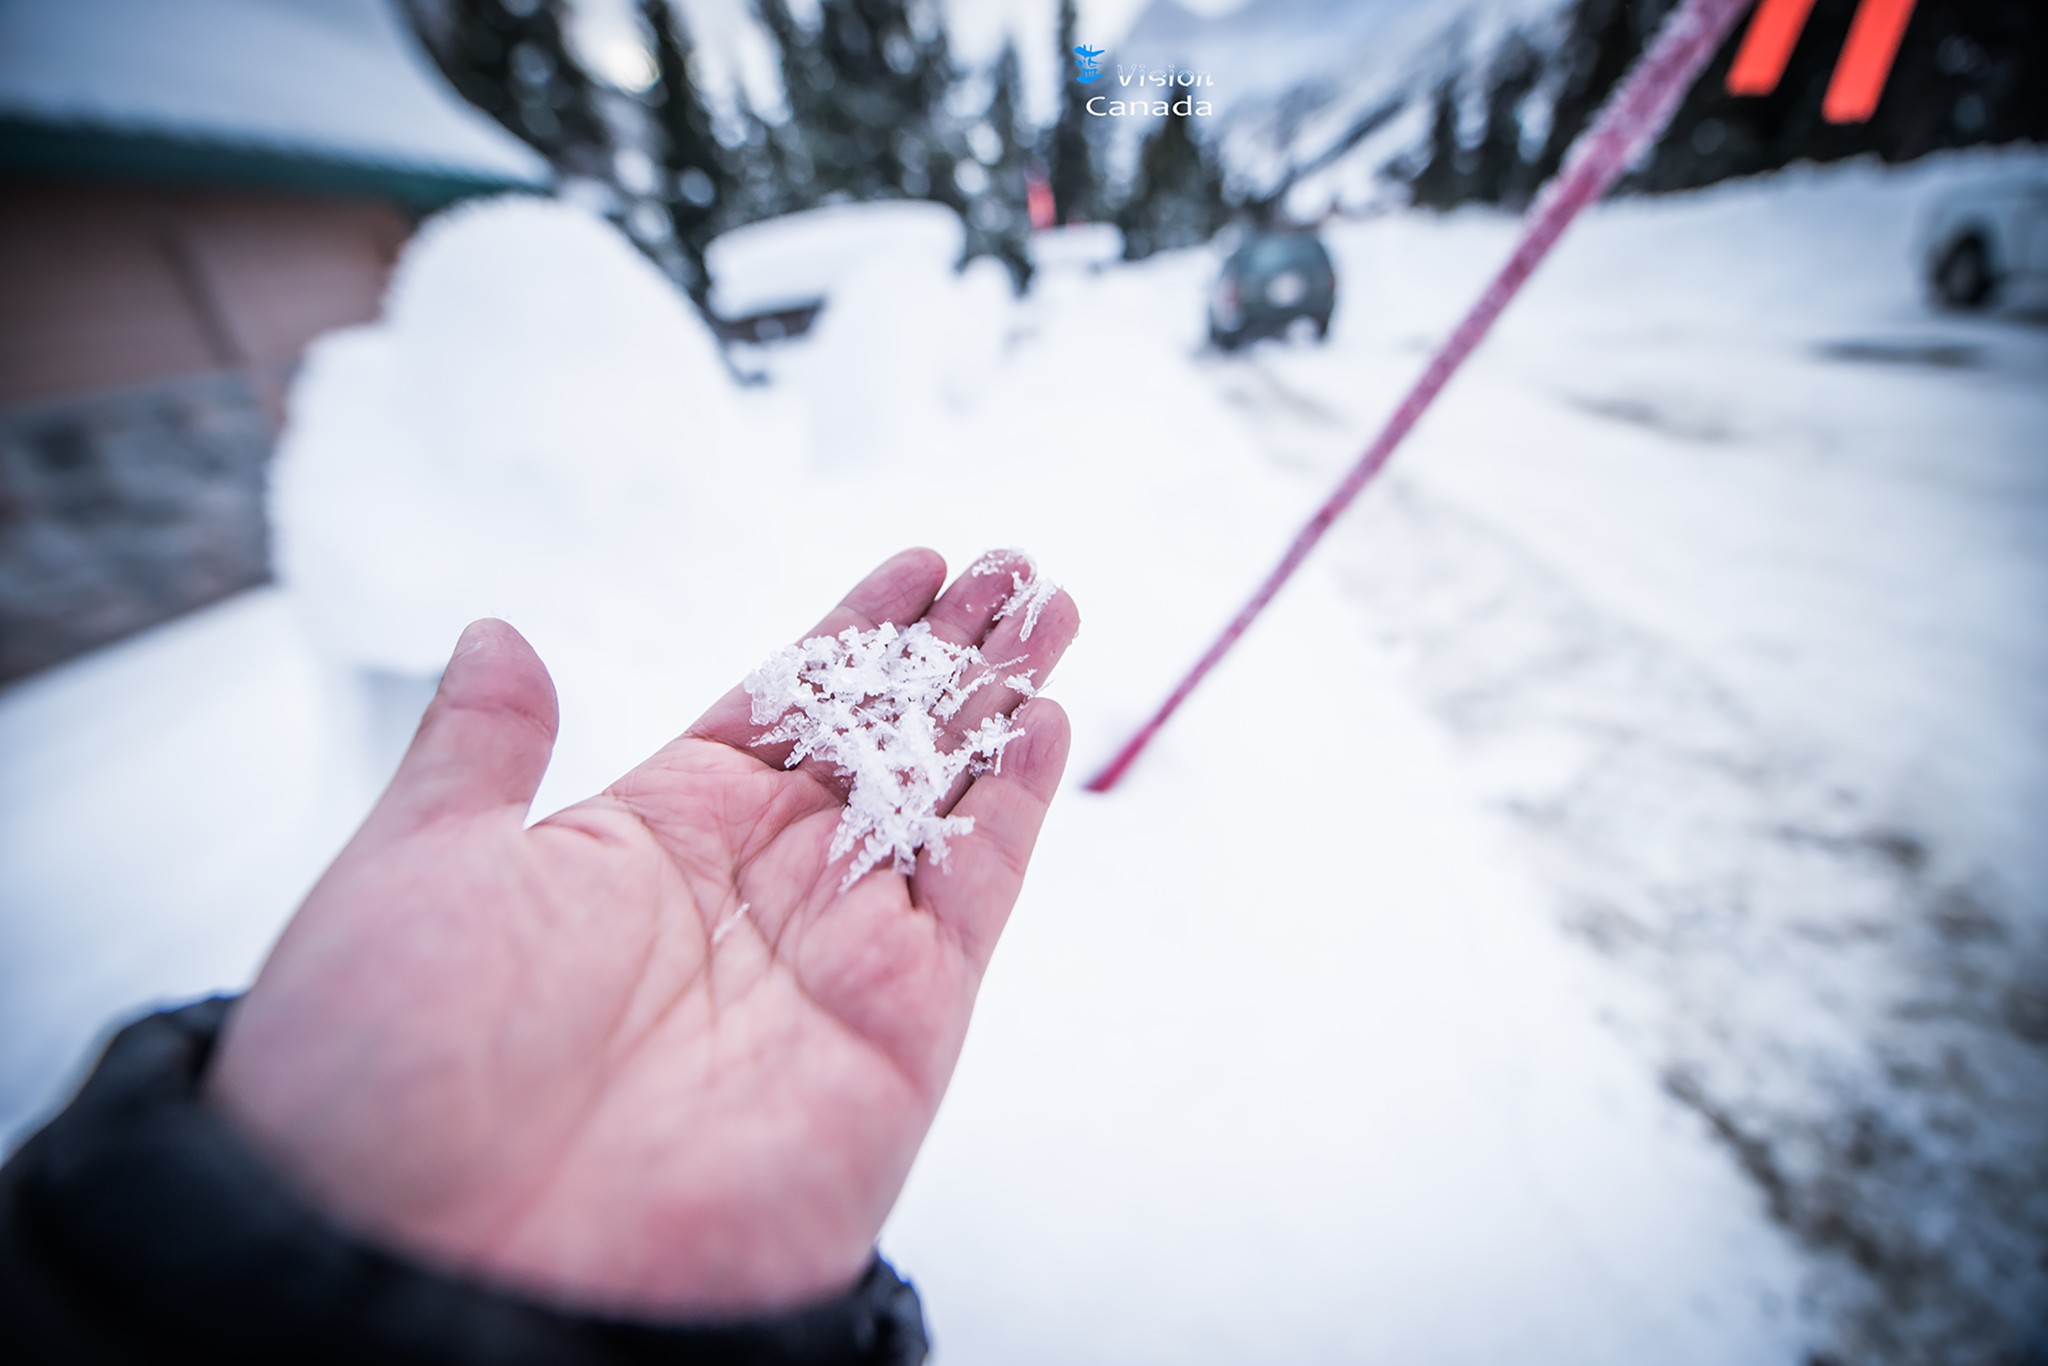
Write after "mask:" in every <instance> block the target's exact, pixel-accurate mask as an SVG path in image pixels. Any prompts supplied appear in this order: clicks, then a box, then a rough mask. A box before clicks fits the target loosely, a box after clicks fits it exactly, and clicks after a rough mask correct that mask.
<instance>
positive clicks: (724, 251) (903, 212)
mask: <svg viewBox="0 0 2048 1366" xmlns="http://www.w3.org/2000/svg"><path fill="white" fill-rule="evenodd" d="M966 233H967V230H966V227H965V225H964V224H962V223H961V221H960V215H958V214H956V213H954V212H953V211H952V210H951V209H949V208H946V207H945V206H944V205H942V204H923V203H916V204H913V203H908V202H892V203H881V204H835V205H833V206H831V207H829V208H823V209H810V210H807V211H805V212H803V213H792V214H786V215H784V216H783V217H781V218H771V219H768V220H766V221H765V222H761V223H750V224H748V225H747V226H745V227H743V228H735V229H733V230H732V231H731V232H728V233H725V234H724V235H722V236H720V237H719V238H717V239H716V240H715V241H713V242H712V243H711V245H710V246H709V247H708V248H706V250H705V253H704V263H705V265H706V267H707V268H708V269H709V270H710V272H711V311H712V312H713V313H715V314H717V315H718V316H719V317H721V318H745V317H749V316H751V315H753V314H756V313H772V312H776V311H779V310H781V309H786V308H801V307H805V306H808V305H810V304H814V303H816V302H818V301H819V300H820V299H827V298H831V297H832V296H833V295H834V293H835V291H836V288H837V286H838V285H839V284H840V282H841V281H843V280H844V279H845V278H846V277H847V275H848V274H849V273H850V272H852V271H854V270H857V269H859V267H860V266H861V265H862V264H863V263H864V262H866V261H868V260H870V259H872V258H874V257H876V256H880V255H892V254H902V255H906V256H910V257H914V258H920V259H923V260H928V261H937V262H943V263H944V264H946V265H947V266H951V265H953V264H954V263H955V262H957V261H959V259H960V255H961V252H962V251H964V250H965V249H966V242H967V236H966Z"/></svg>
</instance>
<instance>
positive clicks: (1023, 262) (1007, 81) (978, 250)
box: [956, 40, 1032, 294]
mask: <svg viewBox="0 0 2048 1366" xmlns="http://www.w3.org/2000/svg"><path fill="white" fill-rule="evenodd" d="M992 79H993V89H992V90H991V92H990V95H989V103H988V112H987V113H986V114H984V115H983V116H982V121H981V122H980V123H979V124H977V125H976V126H975V128H974V130H973V132H972V133H971V134H970V137H969V148H970V150H971V151H972V152H973V153H974V155H975V161H974V162H972V163H967V162H963V163H962V164H961V165H962V176H963V177H966V178H968V179H970V181H971V182H979V183H978V185H977V186H976V192H975V193H970V194H968V195H967V255H968V257H969V258H970V259H971V258H973V257H976V256H993V257H995V258H996V259H997V260H999V261H1001V262H1002V263H1003V264H1004V265H1005V266H1007V267H1008V268H1009V271H1010V278H1011V281H1012V282H1013V283H1014V284H1015V286H1016V289H1017V292H1018V293H1019V294H1021V293H1023V292H1024V290H1025V288H1026V287H1027V286H1028V285H1029V284H1030V283H1031V203H1030V188H1029V184H1028V177H1029V175H1030V169H1031V151H1030V149H1031V143H1032V137H1031V132H1030V129H1029V128H1028V127H1027V125H1026V123H1025V119H1024V109H1023V92H1024V76H1023V66H1022V64H1021V63H1020V62H1019V61H1018V60H1017V48H1016V45H1015V44H1014V43H1011V42H1009V41H1007V40H1006V41H1005V42H1004V43H1003V50H1002V54H1001V55H1000V56H999V57H997V59H996V64H995V71H994V75H993V78H992ZM970 173H971V174H970ZM956 178H958V177H956ZM961 188H962V189H963V190H966V189H967V188H968V186H967V185H962V187H961Z"/></svg>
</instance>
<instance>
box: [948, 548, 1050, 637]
mask: <svg viewBox="0 0 2048 1366" xmlns="http://www.w3.org/2000/svg"><path fill="white" fill-rule="evenodd" d="M967 572H968V573H969V574H972V575H973V576H974V577H975V578H978V579H979V578H986V577H987V576H989V575H991V574H1008V575H1009V576H1010V596H1008V597H1007V598H1004V599H1003V605H1002V606H1001V607H999V608H997V609H996V615H995V619H996V620H997V621H1001V620H1003V619H1004V618H1005V617H1013V616H1016V615H1017V614H1018V613H1020V612H1021V613H1022V614H1023V616H1024V629H1023V630H1022V631H1019V632H1018V636H1019V638H1020V639H1023V640H1029V639H1031V633H1032V632H1033V631H1035V630H1037V629H1038V617H1039V614H1040V613H1041V612H1043V611H1045V605H1046V604H1047V603H1049V602H1051V601H1052V600H1053V595H1054V594H1056V593H1058V592H1059V591H1060V586H1059V585H1058V584H1056V583H1054V582H1053V581H1052V580H1051V579H1049V578H1047V577H1046V576H1045V575H1043V574H1041V573H1040V572H1039V571H1038V563H1037V561H1035V560H1033V559H1032V558H1031V557H1030V556H1029V555H1026V554H1024V553H1023V552H1021V551H1016V550H991V551H990V552H989V553H988V554H986V555H984V556H982V557H981V558H980V559H978V560H976V561H975V562H974V567H973V568H971V569H969V570H968V571H967Z"/></svg>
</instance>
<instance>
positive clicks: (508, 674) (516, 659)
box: [370, 620, 557, 833]
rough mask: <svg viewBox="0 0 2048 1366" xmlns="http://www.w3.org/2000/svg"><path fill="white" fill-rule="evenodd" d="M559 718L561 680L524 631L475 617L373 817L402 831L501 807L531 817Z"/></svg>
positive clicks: (380, 822) (551, 750)
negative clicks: (552, 675) (556, 680)
mask: <svg viewBox="0 0 2048 1366" xmlns="http://www.w3.org/2000/svg"><path fill="white" fill-rule="evenodd" d="M556 722H557V713H556V708H555V684H554V680H553V679H551V678H549V677H548V671H547V667H546V666H545V665H543V664H542V663H541V662H540V656H538V655H536V654H535V653H534V652H533V647H532V646H531V645H528V644H527V643H526V638H525V637H524V636H522V635H520V634H519V633H518V632H517V631H515V630H513V629H512V628H511V627H510V626H508V625H506V624H505V623H504V622H502V621H494V620H484V621H476V622H471V623H470V625H469V627H468V628H467V629H466V630H464V631H463V633H462V638H461V639H460V640H458V641H456V642H455V653H454V654H453V655H452V656H450V658H449V660H448V667H447V669H446V670H445V671H444V672H443V673H442V675H441V686H440V689H439V690H438V691H437V692H436V693H435V694H434V700H433V701H432V702H431V703H429V704H428V706H427V713H426V716H425V717H423V718H422V719H421V721H420V728H419V733H418V734H416V735H414V736H413V739H412V747H411V748H410V749H408V750H407V751H406V752H405V758H404V759H403V760H401V761H400V762H399V765H398V772H397V773H396V774H395V775H393V777H392V779H391V785H390V786H389V787H387V788H386V789H385V790H384V795H383V797H382V798H381V799H379V801H378V803H377V809H376V811H375V812H374V813H372V815H371V818H370V820H371V822H372V823H374V824H380V825H382V824H386V823H387V822H388V823H389V824H390V826H391V827H395V829H392V831H391V832H392V833H396V832H397V831H399V830H406V829H413V828H417V827H418V826H420V825H424V824H426V823H427V822H429V821H433V820H438V819H442V818H445V817H450V816H457V817H459V816H471V815H480V814H483V813H485V812H488V811H491V810H494V809H499V808H507V807H510V808H516V810H517V814H518V815H520V816H522V817H523V816H524V815H525V814H526V809H527V808H528V807H529V806H531V805H532V804H533V794H534V792H535V791H536V790H537V789H538V788H539V787H540V780H541V777H542V775H543V774H545V773H546V772H547V770H548V757H549V756H550V755H551V754H552V753H553V752H554V748H555V727H556Z"/></svg>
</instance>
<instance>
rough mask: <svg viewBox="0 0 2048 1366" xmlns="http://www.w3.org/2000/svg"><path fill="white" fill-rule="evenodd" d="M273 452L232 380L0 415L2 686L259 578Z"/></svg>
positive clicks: (158, 387) (245, 394)
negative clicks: (269, 472)
mask: <svg viewBox="0 0 2048 1366" xmlns="http://www.w3.org/2000/svg"><path fill="white" fill-rule="evenodd" d="M272 439H273V434H272V430H271V425H270V420H269V418H268V417H267V416H266V415H265V412H264V410H263V407H262V405H261V404H259V403H258V401H257V399H256V397H255V395H254V394H252V393H251V392H250V389H249V386H248V384H247V382H246V381H245V380H244V379H243V378H242V377H241V376H240V375H238V374H235V373H232V372H217V373H214V374H209V375H200V376H195V377H191V378H186V379H179V380H172V381H168V382H163V383H158V384H154V385H150V386H146V387H142V388H136V389H129V390H124V391H121V392H119V393H115V394H97V395H93V396H92V397H90V398H82V399H71V400H61V401H56V402H51V403H45V404H40V405H35V406H31V407H27V408H18V409H15V410H13V411H9V412H6V413H0V684H4V683H7V682H9V681H12V680H14V679H17V678H20V677H22V676H24V675H26V674H29V673H32V672H34V671H35V670H37V669H42V668H46V667H48V666H50V665H52V664H56V663H60V662H62V661H63V660H66V659H69V658H71V657H72V656H73V655H77V654H80V653H82V652H84V651H86V650H89V649H92V648H93V647H94V646H97V645H103V644H106V643H108V642H110V641H114V640H118V639H120V638H121V637H123V636H126V635H129V634H131V633H133V632H135V631H138V630H141V629H143V628H144V627H148V626H153V625H156V624H157V623H159V622H162V621H167V620H169V619H170V618H172V617H175V616H177V615H179V614H180V613H183V612H188V611H191V610H192V609H193V608H195V607H203V606H205V605H206V604H208V603H211V602H216V601H218V600H219V599H221V598H223V597H226V596H227V595H228V594H230V593H234V592H237V591H239V590H241V589H244V588H248V587H250V586H252V585H254V584H258V583H261V582H263V581H264V580H265V579H266V578H268V577H269V572H270V570H269V538H268V534H267V532H266V529H265V522H264V480H265V475H266V469H267V463H268V460H269V455H270V449H271V444H272Z"/></svg>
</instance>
